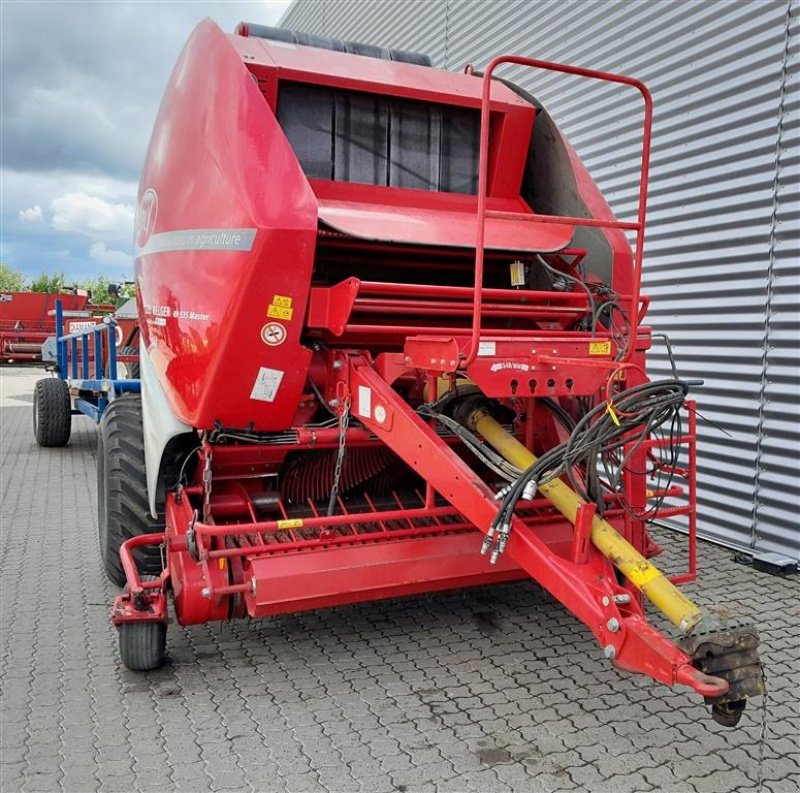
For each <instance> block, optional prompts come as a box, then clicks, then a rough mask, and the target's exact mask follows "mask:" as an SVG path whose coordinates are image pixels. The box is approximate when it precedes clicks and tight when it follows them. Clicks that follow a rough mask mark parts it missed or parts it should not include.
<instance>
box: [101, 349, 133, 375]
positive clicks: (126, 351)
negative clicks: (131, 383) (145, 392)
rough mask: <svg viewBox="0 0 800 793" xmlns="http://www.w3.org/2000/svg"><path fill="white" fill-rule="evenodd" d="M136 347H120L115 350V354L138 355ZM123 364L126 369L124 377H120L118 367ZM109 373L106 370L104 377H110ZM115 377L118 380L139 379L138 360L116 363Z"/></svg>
mask: <svg viewBox="0 0 800 793" xmlns="http://www.w3.org/2000/svg"><path fill="white" fill-rule="evenodd" d="M138 354H139V348H138V347H120V348H119V349H118V350H117V355H138ZM121 366H124V367H125V370H126V375H125V377H121V376H120V375H121V374H122V373H121V372H120V367H121ZM110 376H111V373H110V372H106V377H110ZM117 377H118V378H119V379H120V380H138V379H139V362H138V361H137V362H136V363H117Z"/></svg>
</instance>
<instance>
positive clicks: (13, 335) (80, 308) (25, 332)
mask: <svg viewBox="0 0 800 793" xmlns="http://www.w3.org/2000/svg"><path fill="white" fill-rule="evenodd" d="M56 300H61V302H62V305H63V306H64V312H65V316H66V317H68V318H69V319H68V320H67V321H68V323H73V324H74V323H75V322H81V321H83V322H86V321H88V320H90V319H91V316H92V312H91V311H90V310H89V294H88V292H86V291H83V293H82V294H81V293H80V292H76V293H65V294H47V293H45V292H0V362H2V363H6V362H8V361H41V360H42V344H44V342H45V341H46V340H47V339H48V338H49V337H50V336H52V335H53V334H54V333H55V328H56V320H55V305H56ZM92 324H94V323H92ZM76 330H77V328H76Z"/></svg>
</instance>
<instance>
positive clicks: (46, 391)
mask: <svg viewBox="0 0 800 793" xmlns="http://www.w3.org/2000/svg"><path fill="white" fill-rule="evenodd" d="M71 432H72V405H71V403H70V398H69V386H67V384H66V382H65V381H64V380H60V379H59V378H57V377H45V378H44V379H42V380H37V381H36V386H35V387H34V389H33V435H34V437H35V438H36V443H38V444H39V446H66V445H67V442H68V441H69V436H70V433H71Z"/></svg>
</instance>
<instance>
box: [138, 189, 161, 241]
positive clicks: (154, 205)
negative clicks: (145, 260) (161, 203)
mask: <svg viewBox="0 0 800 793" xmlns="http://www.w3.org/2000/svg"><path fill="white" fill-rule="evenodd" d="M157 215H158V196H157V195H156V191H155V190H153V188H152V187H148V188H147V190H145V191H144V195H143V196H142V199H141V201H139V206H138V207H137V208H136V221H135V227H136V247H137V248H144V246H145V245H147V241H148V240H149V239H150V235H151V234H152V233H153V229H154V228H155V227H156V217H157Z"/></svg>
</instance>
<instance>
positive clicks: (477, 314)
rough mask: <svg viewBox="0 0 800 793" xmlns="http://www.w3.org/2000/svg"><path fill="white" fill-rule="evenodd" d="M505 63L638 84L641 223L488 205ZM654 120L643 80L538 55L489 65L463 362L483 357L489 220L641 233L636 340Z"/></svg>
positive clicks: (504, 57) (633, 319) (628, 353)
mask: <svg viewBox="0 0 800 793" xmlns="http://www.w3.org/2000/svg"><path fill="white" fill-rule="evenodd" d="M502 63H514V64H517V65H518V66H530V67H533V68H537V69H546V70H548V71H554V72H564V73H566V74H575V75H578V76H581V77H589V78H592V79H595V80H604V81H606V82H612V83H622V84H624V85H629V86H631V87H633V88H635V89H636V90H637V91H639V93H640V94H641V95H642V98H643V99H644V134H643V137H642V176H641V181H640V183H639V211H638V217H637V220H636V222H635V223H634V222H627V221H619V220H599V219H597V218H574V217H566V216H565V217H560V216H554V215H536V214H535V213H534V214H529V213H515V212H497V211H491V210H487V209H486V199H487V186H488V181H489V99H490V95H491V86H492V74H493V72H494V70H495V69H496V68H497V67H498V66H499V65H500V64H502ZM652 120H653V99H652V97H651V96H650V91H648V90H647V86H645V84H644V83H642V82H641V81H639V80H637V79H635V78H633V77H626V76H625V75H622V74H613V73H611V72H601V71H596V70H594V69H583V68H581V67H579V66H567V65H566V64H563V63H552V62H550V61H540V60H536V59H534V58H523V57H522V56H519V55H500V56H499V57H497V58H495V59H494V60H493V61H491V63H489V65H488V66H487V67H486V71H485V72H484V74H483V91H482V94H481V136H480V152H479V159H478V230H477V236H476V240H475V286H474V295H473V304H472V308H473V316H472V335H471V337H470V345H469V348H468V351H467V353H466V356H465V358H464V360H463V361H462V362H461V366H462V367H463V368H466V367H467V366H469V365H470V364H471V363H472V362H473V361H474V360H475V358H476V356H477V355H478V346H479V344H480V333H481V308H482V304H483V260H484V244H485V234H486V218H487V217H489V218H507V219H508V218H513V219H516V220H520V219H525V220H537V221H540V222H544V223H556V222H558V223H569V224H571V225H574V226H596V227H602V228H618V229H630V230H633V231H635V232H636V251H635V254H634V264H633V292H632V294H631V307H632V309H631V318H630V331H629V333H630V337H631V338H632V339H635V338H636V335H637V333H638V330H639V311H638V306H639V296H640V291H641V282H642V256H643V252H644V221H645V212H646V207H647V182H648V173H649V168H650V131H651V127H652ZM635 346H636V345H635V344H628V345H627V351H626V353H625V355H624V356H623V358H622V359H621V362H622V363H624V362H626V361H628V359H629V358H630V356H631V355H632V354H633V351H634V348H635Z"/></svg>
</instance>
